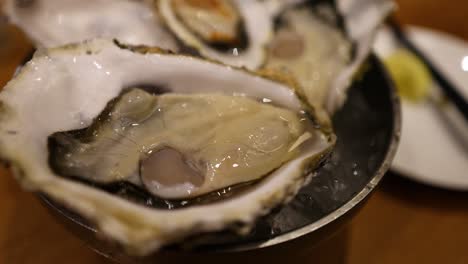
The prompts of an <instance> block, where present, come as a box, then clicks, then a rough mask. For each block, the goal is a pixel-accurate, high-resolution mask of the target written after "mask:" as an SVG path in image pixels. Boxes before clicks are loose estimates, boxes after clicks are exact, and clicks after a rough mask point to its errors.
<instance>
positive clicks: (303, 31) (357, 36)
mask: <svg viewBox="0 0 468 264" xmlns="http://www.w3.org/2000/svg"><path fill="white" fill-rule="evenodd" d="M322 2H323V3H314V4H313V3H310V1H305V0H302V1H301V0H285V1H280V0H264V4H265V6H266V9H267V10H269V12H270V13H271V14H272V15H273V16H276V17H277V20H278V23H277V27H276V29H275V36H274V37H273V40H272V42H271V43H270V48H269V53H268V59H267V62H266V64H265V66H264V68H265V69H267V70H273V71H281V72H285V73H289V74H292V75H293V76H295V78H296V79H297V81H298V82H299V84H300V86H301V87H302V92H303V94H304V95H305V97H306V98H307V100H308V101H309V103H310V104H312V105H314V106H315V107H316V108H318V109H320V108H322V107H324V108H325V109H326V110H328V113H330V114H332V113H333V112H334V111H336V110H337V109H338V108H340V106H341V105H342V104H343V102H344V101H345V98H346V90H347V88H348V87H349V86H350V83H351V82H352V80H353V77H354V74H355V73H356V72H357V71H358V69H359V67H360V66H361V65H362V64H363V63H364V61H365V59H366V58H367V56H368V55H369V54H370V52H371V49H372V43H373V41H374V38H375V34H376V32H377V29H378V27H379V26H380V24H381V23H383V21H384V19H385V18H386V16H387V15H388V14H389V13H390V11H391V10H392V9H393V6H394V5H393V2H392V1H389V0H338V1H335V2H333V4H332V1H322Z"/></svg>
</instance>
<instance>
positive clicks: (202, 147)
mask: <svg viewBox="0 0 468 264" xmlns="http://www.w3.org/2000/svg"><path fill="white" fill-rule="evenodd" d="M105 115H106V116H103V117H100V118H99V124H100V125H99V126H98V127H97V128H95V127H91V128H90V129H88V130H87V131H86V132H82V133H81V134H82V135H81V137H78V138H80V139H81V140H79V139H77V138H76V137H73V136H72V135H70V133H58V134H57V135H56V136H55V137H54V139H55V141H54V142H56V143H55V145H59V146H61V149H59V150H56V151H55V152H56V153H55V155H53V156H54V157H55V158H56V159H54V162H55V167H56V168H57V171H61V172H64V173H65V174H67V175H74V176H80V177H85V178H87V179H90V180H92V181H93V182H100V183H102V182H104V183H105V182H115V181H122V180H129V181H131V182H134V183H136V184H138V185H144V186H145V187H146V189H147V190H148V191H149V192H151V193H153V194H154V195H156V196H158V197H162V198H167V199H186V198H191V197H196V196H200V195H203V194H207V193H210V192H213V191H216V190H221V189H223V188H225V187H228V186H233V185H236V184H239V183H244V182H251V181H254V180H257V179H259V178H261V177H263V176H265V175H267V174H268V173H269V172H270V171H272V170H274V169H275V168H277V167H279V166H280V165H281V164H283V163H284V162H286V161H287V160H290V159H292V158H293V157H294V156H295V154H296V151H297V149H296V148H295V147H294V146H296V147H297V146H298V145H300V144H301V141H303V140H304V139H307V138H308V137H310V133H309V132H307V130H306V129H305V124H303V123H305V122H304V121H301V117H300V116H299V115H297V114H296V113H294V112H292V111H289V110H285V109H282V108H278V107H274V106H271V105H265V104H262V103H259V102H257V101H255V100H252V99H250V98H247V97H241V96H237V97H233V96H226V95H217V94H197V95H185V94H173V93H170V94H163V95H159V96H155V95H151V94H150V93H148V92H146V91H143V90H141V89H138V88H134V89H132V90H131V91H130V92H128V93H125V94H124V95H123V96H122V97H121V98H120V99H119V101H118V102H116V103H115V105H114V106H113V108H112V110H110V111H109V112H105ZM200 117H202V118H200ZM303 118H304V117H303ZM303 120H307V119H306V118H304V119H303ZM83 134H84V135H83ZM298 140H299V141H298ZM83 141H84V142H83ZM57 143H58V144H57ZM132 177H133V179H132ZM140 181H141V182H140Z"/></svg>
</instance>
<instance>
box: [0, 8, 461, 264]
mask: <svg viewBox="0 0 468 264" xmlns="http://www.w3.org/2000/svg"><path fill="white" fill-rule="evenodd" d="M397 2H398V4H399V9H398V11H397V13H396V16H397V18H398V20H399V21H400V22H402V23H404V24H412V25H419V26H424V27H428V28H432V29H436V30H439V31H442V32H445V33H448V34H451V35H453V36H456V37H458V38H460V39H464V40H465V41H468V18H467V13H466V12H467V10H468V1H466V0H451V1H440V0H397ZM0 3H1V1H0ZM3 22H4V21H2V23H3ZM30 49H31V44H30V43H29V42H28V41H27V40H26V38H25V36H24V35H23V34H22V33H20V32H19V31H18V30H17V29H15V28H13V27H3V26H2V27H1V30H0V58H1V59H0V87H3V86H4V84H5V83H6V82H7V81H8V80H9V79H10V78H11V76H12V74H13V72H14V70H15V68H16V66H17V65H18V63H20V62H21V61H22V59H23V58H24V57H25V56H26V55H27V53H28V52H29V51H30ZM466 55H467V56H468V54H466ZM467 74H468V73H467ZM467 85H468V84H467ZM25 208H27V209H26V210H25ZM467 245H468V193H467V192H454V191H447V190H443V189H438V188H434V187H428V186H426V185H422V184H418V183H415V182H412V181H410V180H407V179H405V178H404V177H400V176H399V175H397V174H396V173H392V172H390V173H388V175H387V176H386V177H385V179H384V181H383V183H382V184H381V185H380V187H379V189H378V190H377V191H376V192H375V193H374V194H373V196H372V197H371V198H370V199H369V201H368V203H367V205H366V206H365V207H364V208H363V210H362V211H361V212H360V213H359V214H358V215H357V216H356V218H355V219H354V220H353V221H352V222H351V224H349V225H348V226H347V227H346V228H344V229H343V230H341V231H339V232H338V233H337V234H336V235H335V236H334V237H332V238H331V239H329V240H326V241H323V242H322V243H321V244H319V245H318V246H316V247H310V246H309V245H307V243H302V244H301V245H295V246H294V247H292V246H285V247H282V248H281V249H279V250H275V252H271V251H270V252H268V251H266V252H257V253H255V254H251V255H249V254H247V255H249V259H250V260H254V259H255V258H258V259H263V260H268V261H270V262H273V263H278V261H288V262H289V263H312V262H313V263H343V264H345V263H346V264H354V263H356V264H357V263H359V264H364V263H381V264H385V263H452V264H463V263H468V250H466V249H467ZM242 257H245V255H243V256H241V255H234V256H229V258H228V259H226V256H222V257H217V256H211V257H209V258H207V259H208V260H209V261H213V262H220V261H223V262H228V263H231V262H232V263H234V262H238V261H241V259H242ZM172 260H174V259H172ZM178 260H180V262H182V261H184V257H183V256H179V258H178ZM164 261H166V258H165V257H161V263H163V262H164ZM185 261H186V259H185ZM0 263H5V264H7V263H8V264H10V263H11V264H14V263H35V264H41V263H70V264H72V263H111V262H109V261H108V260H106V259H104V258H102V257H100V256H98V255H97V254H95V253H94V252H92V251H91V250H90V249H88V248H87V247H86V246H85V245H84V243H83V242H81V241H79V240H78V239H76V238H74V237H73V236H71V235H70V234H68V233H67V231H65V229H64V228H63V227H62V226H60V225H59V224H57V223H56V222H55V221H54V220H53V218H52V217H51V216H49V214H48V212H47V211H46V209H44V208H43V207H42V206H41V205H40V203H39V201H38V200H37V199H36V198H35V197H34V196H33V195H32V194H29V193H26V192H23V191H21V190H20V188H19V186H18V185H17V183H16V182H15V181H14V179H13V178H12V177H10V175H8V172H7V171H6V170H5V169H4V168H0Z"/></svg>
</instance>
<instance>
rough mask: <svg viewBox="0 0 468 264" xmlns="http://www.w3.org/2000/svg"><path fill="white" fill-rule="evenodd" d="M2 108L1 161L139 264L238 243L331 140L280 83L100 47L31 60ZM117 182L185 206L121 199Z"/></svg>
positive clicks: (182, 59) (125, 48) (108, 44)
mask: <svg viewBox="0 0 468 264" xmlns="http://www.w3.org/2000/svg"><path fill="white" fill-rule="evenodd" d="M0 106H1V107H0V119H1V123H0V159H1V160H2V161H5V162H8V163H9V164H11V165H12V167H13V168H14V170H13V171H14V172H15V175H16V177H17V178H18V180H19V181H20V182H21V183H22V184H23V185H24V186H25V187H26V188H28V189H30V190H33V191H39V192H42V193H45V194H47V195H48V196H50V197H51V198H53V199H54V200H56V201H58V202H60V203H63V204H64V205H66V206H67V207H69V208H71V209H72V210H74V211H76V212H77V213H79V214H80V215H82V216H83V217H85V218H87V219H89V220H90V221H91V222H93V223H94V224H95V225H96V226H97V228H99V230H101V231H102V233H103V234H105V235H107V236H108V237H109V238H111V239H112V240H114V241H116V242H119V243H120V244H122V245H123V246H124V247H125V248H126V249H127V250H128V251H129V253H131V254H137V255H146V254H149V253H152V252H153V251H155V250H157V249H158V248H160V247H161V246H165V245H169V244H172V243H177V242H180V241H182V240H183V239H185V238H187V237H191V236H194V235H198V234H203V233H207V232H216V231H225V230H231V231H236V232H238V233H239V234H243V233H245V231H248V230H249V229H250V228H251V227H252V226H253V224H254V223H255V220H256V219H257V218H258V217H260V216H262V215H265V214H266V213H268V212H269V211H270V210H271V209H272V208H274V207H275V206H278V205H280V204H282V203H284V202H287V201H288V200H289V199H290V198H292V197H293V196H294V195H295V194H296V193H297V191H298V190H299V189H300V188H301V187H302V186H303V185H304V184H305V183H307V182H308V180H309V179H310V177H311V175H312V174H311V172H313V171H314V170H315V169H316V168H317V167H318V166H319V164H320V163H321V161H323V160H324V159H325V158H326V156H327V155H328V154H329V153H330V151H331V150H332V148H333V146H334V143H335V136H334V135H333V134H332V133H331V132H330V128H329V127H326V126H324V125H323V124H321V123H320V121H319V120H317V119H316V118H315V115H314V110H313V108H311V107H310V106H309V105H308V104H307V102H304V101H302V100H301V99H300V97H299V96H297V94H296V93H295V91H294V90H293V89H292V88H290V87H288V86H286V85H284V84H282V83H279V82H276V81H273V80H269V79H265V78H261V77H259V76H257V75H255V74H253V73H250V72H247V71H245V70H239V69H234V68H231V67H227V66H223V65H221V64H216V63H211V62H207V61H204V60H201V59H197V58H194V57H188V56H182V55H174V54H169V53H166V52H164V51H162V50H160V49H157V48H146V47H142V46H138V47H137V46H129V45H124V44H121V43H118V42H112V41H108V40H94V41H89V42H85V43H83V44H78V45H68V46H64V47H59V48H54V49H48V50H42V51H40V52H37V53H36V54H35V56H34V58H33V59H32V60H31V61H30V62H29V63H27V64H26V65H25V66H24V67H23V68H22V69H21V71H20V72H19V73H18V75H17V76H16V77H15V78H14V79H13V80H12V81H10V82H9V84H8V85H7V86H6V87H5V88H4V90H3V91H2V92H1V93H0ZM121 183H125V184H127V185H129V186H132V190H136V191H135V192H138V193H139V194H140V193H141V194H144V195H146V196H145V197H147V196H149V197H150V198H151V201H162V202H163V203H172V202H174V201H182V202H180V203H179V204H180V205H181V206H178V207H177V209H173V210H168V209H171V208H162V207H159V206H156V205H154V204H151V203H150V204H148V203H145V202H144V201H143V202H141V201H140V200H138V199H136V198H135V199H133V198H134V197H131V195H127V194H126V196H125V195H122V194H121V192H120V191H121V190H115V188H114V187H115V186H125V184H121ZM113 184H114V185H113ZM115 184H117V185H115ZM109 186H113V187H112V188H110V187H109ZM233 190H235V192H234V191H233ZM223 193H228V194H229V195H223ZM210 194H214V197H215V198H214V199H213V198H210V199H208V200H206V199H203V197H204V196H207V195H208V196H210ZM211 197H213V195H212V196H211ZM198 200H200V201H202V202H200V203H197V201H198ZM187 204H188V205H187Z"/></svg>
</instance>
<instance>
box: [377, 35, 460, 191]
mask: <svg viewBox="0 0 468 264" xmlns="http://www.w3.org/2000/svg"><path fill="white" fill-rule="evenodd" d="M409 35H410V38H411V39H412V40H413V41H414V42H415V43H416V44H417V46H418V47H420V48H421V49H422V50H423V51H424V52H425V53H426V54H427V55H428V57H430V58H431V60H432V61H433V62H434V64H436V65H437V66H438V68H439V69H440V70H442V71H443V73H444V75H446V76H447V77H448V78H449V79H450V80H452V81H453V82H454V83H455V84H456V85H457V86H458V87H459V88H460V89H461V91H460V92H461V93H462V94H463V95H464V97H465V99H468V43H466V42H464V41H462V40H460V39H457V38H454V37H452V36H449V35H447V34H444V33H440V32H436V31H433V30H429V29H425V28H420V27H409ZM397 47H398V46H397V44H396V43H395V40H394V39H393V38H392V36H391V34H389V32H388V30H386V29H384V30H382V31H381V32H380V34H379V36H378V39H377V43H376V47H375V50H376V52H377V54H378V55H379V56H382V57H385V56H388V55H389V54H391V52H392V51H394V50H395V48H397ZM433 89H438V88H437V87H436V86H435V84H434V87H433ZM402 111H403V127H402V137H401V143H400V147H399V150H398V152H397V155H396V158H395V161H394V163H393V165H392V169H393V170H394V171H397V172H399V173H400V174H402V175H403V176H406V177H408V178H411V179H413V180H416V181H419V182H422V183H426V184H429V185H433V186H437V187H442V188H447V189H452V190H462V191H468V124H467V122H464V121H463V119H462V118H461V116H460V115H459V114H458V112H457V111H456V110H454V108H453V107H448V108H444V109H443V110H441V108H438V107H435V106H434V105H432V104H431V103H421V104H413V103H410V102H407V101H405V100H404V99H403V100H402Z"/></svg>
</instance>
